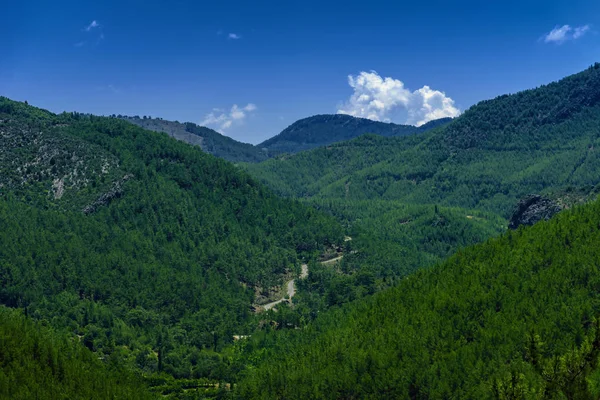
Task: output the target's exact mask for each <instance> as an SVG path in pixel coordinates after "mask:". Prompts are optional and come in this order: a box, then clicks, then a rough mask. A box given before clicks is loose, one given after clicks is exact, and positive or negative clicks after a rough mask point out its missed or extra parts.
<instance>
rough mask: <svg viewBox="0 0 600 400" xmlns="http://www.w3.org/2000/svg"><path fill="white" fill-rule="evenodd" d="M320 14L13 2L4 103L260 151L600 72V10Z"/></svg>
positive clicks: (471, 4) (343, 9) (595, 6)
mask: <svg viewBox="0 0 600 400" xmlns="http://www.w3.org/2000/svg"><path fill="white" fill-rule="evenodd" d="M19 3H26V4H19ZM323 3H324V2H323V1H321V2H317V1H282V0H280V1H272V2H267V1H255V2H247V1H245V2H236V1H228V2H219V1H210V2H209V1H179V0H169V1H163V0H154V1H152V0H150V1H127V0H122V1H111V0H107V1H95V2H90V1H81V0H80V1H53V2H50V1H37V2H35V1H33V2H10V3H9V4H5V5H3V6H2V13H0V37H2V42H3V46H2V48H3V49H2V51H1V52H2V55H1V56H0V95H4V96H8V97H10V98H13V99H15V100H27V101H29V103H30V104H34V105H37V106H39V107H43V108H47V109H49V110H51V111H55V112H61V111H64V110H67V111H73V110H76V111H80V112H91V113H94V114H127V115H140V116H142V115H151V116H155V117H163V118H165V119H172V120H179V121H182V122H183V121H192V122H195V123H204V124H206V125H208V126H210V127H212V128H214V129H217V130H220V131H222V132H223V133H225V134H226V135H228V136H231V137H233V138H235V139H237V140H241V141H245V142H250V143H258V142H260V141H262V140H265V139H267V138H268V137H271V136H273V135H275V134H277V133H279V132H280V131H281V130H282V129H283V128H285V127H286V126H288V125H289V124H291V123H292V122H294V121H295V120H297V119H300V118H303V117H307V116H310V115H314V114H326V113H336V112H345V113H349V114H352V115H357V116H364V117H369V118H373V119H379V120H383V121H393V122H398V123H412V124H419V123H423V122H425V121H427V120H429V119H431V118H434V117H437V116H444V115H454V114H456V113H458V112H460V111H464V110H465V109H467V108H468V107H470V106H471V105H473V104H475V103H477V102H478V101H480V100H484V99H488V98H492V97H494V96H497V95H500V94H504V93H512V92H515V91H518V90H522V89H526V88H531V87H535V86H538V85H540V84H544V83H548V82H550V81H553V80H557V79H560V78H561V77H564V76H566V75H569V74H572V73H575V72H578V71H580V70H582V69H584V68H586V67H587V66H589V65H590V64H592V63H593V62H595V61H600V35H599V32H600V2H598V1H585V2H584V1H576V0H574V1H564V2H556V1H548V0H546V1H526V0H521V1H512V0H507V1H491V0H490V1H448V0H446V1H439V2H438V1H435V0H431V1H428V2H424V1H414V2H405V1H404V2H403V1H385V2H384V1H377V0H371V1H368V2H351V1H343V2H332V1H330V2H327V3H326V4H323ZM552 31H553V32H552ZM551 32H552V33H551ZM373 71H375V72H373ZM349 76H351V79H350V80H349ZM385 78H389V79H385ZM351 84H352V85H351ZM425 87H427V88H425Z"/></svg>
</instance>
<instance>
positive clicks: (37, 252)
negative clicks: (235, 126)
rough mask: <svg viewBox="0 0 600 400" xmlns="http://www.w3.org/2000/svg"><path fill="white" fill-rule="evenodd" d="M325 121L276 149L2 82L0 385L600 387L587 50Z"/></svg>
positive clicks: (413, 390)
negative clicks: (574, 67)
mask: <svg viewBox="0 0 600 400" xmlns="http://www.w3.org/2000/svg"><path fill="white" fill-rule="evenodd" d="M332 117H334V116H316V117H312V118H308V119H306V120H301V121H298V123H296V124H293V125H292V126H291V127H290V128H289V129H288V130H287V131H284V133H285V135H283V136H280V137H276V138H274V139H273V141H272V144H273V148H272V149H270V151H267V152H265V151H263V149H260V146H259V147H255V146H251V145H245V144H241V143H238V142H235V141H233V140H230V139H228V138H225V137H222V136H221V135H219V134H217V133H216V132H214V131H211V130H209V129H206V128H203V127H199V126H197V125H195V124H179V123H175V122H169V121H162V120H160V119H150V118H141V119H140V118H119V117H117V116H113V117H99V116H94V115H90V114H80V113H76V112H71V113H62V114H53V113H50V112H48V111H45V110H42V109H39V108H36V107H33V106H30V105H28V104H27V103H26V102H16V101H12V100H10V99H8V98H5V97H0V227H1V228H2V229H0V305H1V308H0V397H4V398H23V399H25V398H156V397H166V398H181V399H195V398H260V399H263V398H286V399H292V398H298V399H304V398H423V399H424V398H432V399H434V398H473V399H479V398H496V399H521V398H523V399H542V398H554V399H559V398H577V399H579V398H582V399H588V398H589V399H593V398H598V397H600V369H599V364H598V361H599V360H600V358H599V357H600V353H599V349H600V340H599V339H598V338H597V335H598V329H600V325H599V322H598V319H599V318H600V302H598V300H599V299H598V295H597V292H598V282H600V275H599V273H598V260H600V253H599V250H598V246H597V244H598V241H599V240H600V236H599V235H600V231H599V229H600V217H599V215H600V202H598V201H594V199H595V198H596V197H597V194H598V192H599V191H600V186H599V183H600V181H599V179H598V176H599V171H600V164H599V161H598V157H597V155H596V151H597V148H598V146H599V145H600V142H599V141H600V130H599V128H598V118H599V117H600V66H599V64H595V65H593V66H591V67H590V68H589V69H587V70H585V71H583V72H581V73H579V74H576V75H573V76H569V77H567V78H564V79H563V80H561V81H559V82H555V83H551V84H549V85H545V86H542V87H539V88H536V89H532V90H528V91H524V92H520V93H517V94H512V95H505V96H501V97H498V98H496V99H493V100H489V101H484V102H481V103H479V104H477V105H476V106H474V107H472V108H471V109H469V110H467V111H466V112H465V113H464V114H463V115H461V116H460V117H458V118H455V119H453V120H448V119H442V120H438V121H433V122H431V123H429V124H426V125H424V126H422V127H421V128H414V127H408V126H400V125H393V124H383V123H371V122H369V121H367V120H360V119H356V118H352V117H346V116H343V117H335V118H332ZM132 122H133V123H132ZM144 128H148V129H149V130H147V129H144ZM328 129H331V131H328ZM345 129H346V130H345ZM366 129H369V130H366ZM378 129H379V131H378ZM363 131H364V132H363ZM363 133H369V134H366V135H363ZM282 134H283V133H282ZM170 136H171V137H170ZM357 136H358V137H357ZM173 137H175V138H177V139H179V141H178V140H175V139H174V138H173ZM349 138H350V139H351V140H346V141H343V140H345V139H349ZM339 140H342V141H339ZM182 141H183V142H182ZM184 142H188V143H184ZM334 142H336V143H334ZM265 143H266V142H265ZM320 145H324V146H321V147H316V146H320ZM277 146H279V147H277ZM313 147H316V148H313ZM308 148H312V149H311V150H307V151H301V150H304V149H308ZM280 151H288V152H290V153H296V152H298V153H297V154H276V155H275V157H274V158H271V159H268V160H267V157H268V156H273V155H274V154H275V153H279V152H280ZM219 157H220V158H219ZM227 160H229V161H227ZM230 161H233V162H238V164H237V165H234V164H232V163H231V162H230ZM242 161H244V162H247V163H243V162H242ZM239 162H242V163H239ZM532 193H536V194H541V195H544V196H547V197H548V200H547V203H548V204H551V205H552V207H554V208H553V210H555V211H559V210H563V209H566V210H565V211H560V212H559V213H558V215H556V216H554V218H552V219H551V220H550V221H542V222H539V223H537V224H535V225H534V226H532V227H524V226H521V227H518V224H516V225H514V226H512V228H517V229H516V230H509V231H507V225H508V218H509V217H510V216H511V214H512V213H513V212H514V211H515V209H516V207H517V204H518V203H519V200H520V199H521V198H523V197H524V196H527V195H530V194H532ZM544 201H546V200H544ZM520 204H521V206H522V204H523V203H520ZM517 208H518V207H517ZM555 211H553V213H554V212H555ZM541 219H545V218H541Z"/></svg>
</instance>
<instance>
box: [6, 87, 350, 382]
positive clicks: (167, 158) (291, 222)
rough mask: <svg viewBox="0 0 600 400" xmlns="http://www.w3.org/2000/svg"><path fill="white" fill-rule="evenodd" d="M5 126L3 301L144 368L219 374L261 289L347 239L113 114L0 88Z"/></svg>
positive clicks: (329, 223)
mask: <svg viewBox="0 0 600 400" xmlns="http://www.w3.org/2000/svg"><path fill="white" fill-rule="evenodd" d="M0 138H2V140H4V142H3V146H2V147H1V148H0V154H1V155H2V157H0V170H1V171H3V175H2V176H3V177H5V176H8V177H11V178H10V179H6V180H4V181H2V187H1V188H0V225H1V226H2V230H0V282H2V284H1V285H0V302H1V303H2V304H5V305H8V306H10V307H18V308H25V309H27V312H28V314H29V315H31V316H33V317H34V318H35V319H37V320H46V321H48V322H49V323H50V324H52V325H53V326H54V327H56V328H57V329H67V330H69V331H70V332H72V333H74V334H77V335H79V336H81V337H82V341H83V343H84V344H85V345H86V346H87V347H88V348H89V349H91V350H93V351H95V352H97V353H98V354H99V356H110V355H112V354H114V353H115V352H117V353H122V361H123V362H124V363H125V365H127V366H129V367H131V368H134V369H136V370H141V371H144V372H145V373H147V374H152V373H158V372H162V373H167V374H169V375H170V376H171V377H175V378H186V379H223V378H224V377H226V376H227V375H228V374H229V370H228V367H227V363H226V362H225V361H224V360H223V358H222V357H221V356H220V355H219V354H218V351H220V350H221V349H222V348H223V347H224V346H225V345H227V344H229V343H231V342H232V341H233V335H234V334H244V333H248V332H249V331H251V330H252V329H254V327H255V322H256V321H255V318H254V315H253V314H252V311H251V307H252V303H253V301H254V297H255V293H256V292H257V291H258V290H267V289H268V288H270V287H273V286H275V285H278V284H281V283H282V281H283V279H284V275H285V274H288V275H289V274H294V273H299V272H300V260H299V257H300V255H303V254H304V255H307V254H309V253H310V252H313V251H317V252H318V251H319V250H320V249H322V248H325V247H327V246H331V245H334V244H336V243H340V242H342V240H343V234H342V229H341V227H340V226H339V224H337V223H336V222H335V221H334V220H333V218H331V217H327V216H325V215H324V214H322V213H319V212H316V211H315V210H313V209H309V208H307V207H305V206H303V205H301V204H299V203H298V202H295V201H289V200H284V199H280V198H278V197H276V196H275V195H273V194H272V193H271V192H270V191H269V190H266V189H265V188H264V187H262V186H261V185H259V184H257V183H256V182H255V181H254V180H252V179H251V178H250V177H249V176H248V175H247V174H245V173H243V172H241V171H240V170H239V169H237V168H236V167H235V166H233V165H231V164H229V163H228V162H225V161H223V160H220V159H217V158H215V157H213V156H211V155H208V154H205V153H203V152H202V151H201V150H200V149H199V148H197V147H193V146H189V145H187V144H184V143H181V142H178V141H176V140H174V139H171V138H169V137H167V136H166V135H164V134H158V133H155V132H151V131H146V130H143V129H141V128H139V127H137V126H134V125H132V124H130V123H128V122H125V121H121V120H119V119H116V118H104V117H95V116H89V115H80V114H61V115H54V114H51V113H48V112H46V111H43V110H39V109H36V108H34V107H31V106H27V105H25V104H23V103H17V102H13V101H10V100H8V99H6V98H0ZM40 144H41V145H40ZM50 155H55V156H56V157H58V159H56V160H55V162H54V163H53V162H52V160H53V159H54V158H53V157H54V156H53V157H50ZM28 169H30V170H29V172H27V171H28ZM22 171H26V174H25V175H23V176H24V178H23V179H17V178H16V177H18V176H19V174H21V173H22ZM125 178H127V179H125ZM60 180H62V181H63V182H64V185H62V187H63V190H64V193H63V196H60V197H59V196H56V194H55V191H54V186H55V182H58V181H60ZM90 205H93V207H91V208H89V207H88V206H90ZM84 210H85V212H84ZM188 385H189V384H188Z"/></svg>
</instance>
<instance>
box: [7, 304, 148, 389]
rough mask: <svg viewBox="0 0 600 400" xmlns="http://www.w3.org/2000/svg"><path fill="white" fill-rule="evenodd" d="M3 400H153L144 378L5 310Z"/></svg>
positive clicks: (60, 334)
mask: <svg viewBox="0 0 600 400" xmlns="http://www.w3.org/2000/svg"><path fill="white" fill-rule="evenodd" d="M0 354H1V355H2V356H1V357H0V398H3V399H12V400H17V399H23V400H27V399H91V398H94V399H115V398H119V399H149V398H156V397H155V396H152V395H151V393H150V392H149V391H148V390H147V389H146V387H144V385H143V384H142V382H141V379H139V378H138V377H136V376H134V375H133V374H132V373H130V372H128V371H126V370H124V369H123V368H122V367H119V366H118V365H117V363H116V359H117V357H115V358H114V359H113V360H112V362H111V363H109V364H104V363H103V362H101V361H100V360H98V357H97V356H96V355H94V354H93V353H92V352H90V351H89V350H88V349H86V348H85V347H83V345H81V344H80V343H79V342H78V341H77V340H73V339H72V338H68V337H67V336H66V335H64V334H62V333H57V332H53V331H52V330H51V329H49V328H48V327H45V326H42V325H41V324H34V323H32V322H31V321H30V320H28V319H27V318H26V317H25V316H23V315H22V314H21V313H20V312H18V311H16V310H11V309H8V308H6V307H4V306H0Z"/></svg>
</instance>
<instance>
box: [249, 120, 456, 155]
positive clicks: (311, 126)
mask: <svg viewBox="0 0 600 400" xmlns="http://www.w3.org/2000/svg"><path fill="white" fill-rule="evenodd" d="M449 121H450V118H443V119H440V120H437V121H431V122H429V123H428V124H425V125H423V126H421V127H419V128H417V127H415V126H412V125H397V124H391V123H384V122H378V121H372V120H369V119H365V118H356V117H352V116H350V115H343V114H334V115H315V116H312V117H309V118H304V119H301V120H299V121H296V122H294V123H293V124H292V125H290V126H289V127H287V128H286V129H284V130H283V131H282V132H281V133H280V134H278V135H276V136H274V137H272V138H270V139H268V140H266V141H264V142H262V143H261V144H259V145H257V147H258V148H261V149H266V150H267V151H268V152H269V153H270V154H279V153H298V152H300V151H303V150H308V149H312V148H315V147H321V146H325V145H328V144H331V143H335V142H341V141H344V140H349V139H353V138H355V137H358V136H361V135H364V134H365V133H372V134H376V135H380V136H406V135H412V134H416V133H420V132H425V131H427V130H429V129H431V128H434V127H436V126H439V125H443V124H445V123H448V122H449Z"/></svg>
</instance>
